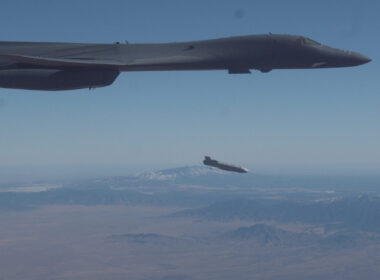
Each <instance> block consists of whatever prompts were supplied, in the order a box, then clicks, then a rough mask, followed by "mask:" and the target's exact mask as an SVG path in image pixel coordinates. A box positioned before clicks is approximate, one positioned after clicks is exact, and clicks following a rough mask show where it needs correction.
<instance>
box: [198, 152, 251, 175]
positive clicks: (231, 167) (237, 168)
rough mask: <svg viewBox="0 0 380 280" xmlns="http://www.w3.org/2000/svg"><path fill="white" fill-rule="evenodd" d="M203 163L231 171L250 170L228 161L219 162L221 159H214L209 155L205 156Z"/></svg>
mask: <svg viewBox="0 0 380 280" xmlns="http://www.w3.org/2000/svg"><path fill="white" fill-rule="evenodd" d="M203 164H204V165H207V166H212V167H215V168H219V169H221V170H225V171H231V172H237V173H247V172H248V169H246V168H244V167H240V166H235V165H232V164H227V163H223V162H219V161H217V160H215V159H212V158H211V157H209V156H205V159H204V161H203Z"/></svg>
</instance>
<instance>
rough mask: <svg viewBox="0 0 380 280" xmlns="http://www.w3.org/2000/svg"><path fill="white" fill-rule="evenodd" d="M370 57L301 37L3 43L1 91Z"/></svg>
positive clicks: (353, 62)
mask: <svg viewBox="0 0 380 280" xmlns="http://www.w3.org/2000/svg"><path fill="white" fill-rule="evenodd" d="M369 61H371V59H370V58H368V57H366V56H364V55H362V54H359V53H356V52H352V51H344V50H340V49H336V48H331V47H328V46H325V45H322V44H320V43H318V42H316V41H313V40H311V39H309V38H307V37H303V36H296V35H277V34H264V35H250V36H239V37H229V38H221V39H212V40H204V41H192V42H181V43H159V44H129V43H125V44H124V43H123V44H120V43H114V44H81V43H38V42H34V43H32V42H0V87H4V88H15V89H30V90H72V89H81V88H89V89H92V88H97V87H104V86H108V85H110V84H112V83H113V82H114V80H115V79H116V78H117V77H118V75H119V73H120V72H128V71H168V70H227V71H228V72H229V73H230V74H244V73H250V70H252V69H254V70H259V71H261V72H264V73H266V72H269V71H271V70H273V69H316V68H333V67H348V66H357V65H361V64H364V63H367V62H369Z"/></svg>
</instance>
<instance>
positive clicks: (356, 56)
mask: <svg viewBox="0 0 380 280" xmlns="http://www.w3.org/2000/svg"><path fill="white" fill-rule="evenodd" d="M351 59H352V60H353V61H354V62H355V64H356V65H361V64H365V63H368V62H371V61H372V59H370V58H369V57H368V56H365V55H363V54H360V53H357V52H352V53H351Z"/></svg>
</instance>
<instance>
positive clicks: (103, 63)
mask: <svg viewBox="0 0 380 280" xmlns="http://www.w3.org/2000/svg"><path fill="white" fill-rule="evenodd" d="M0 58H3V59H6V60H8V61H13V62H15V63H25V64H31V65H38V66H46V67H86V68H92V67H95V68H100V67H104V68H118V67H128V66H130V67H133V66H139V67H144V66H146V67H149V66H160V65H173V64H191V63H199V62H202V61H205V60H207V58H204V57H197V56H163V57H151V58H136V59H133V60H131V61H129V62H123V61H118V60H111V59H96V58H52V57H44V56H28V55H14V54H0Z"/></svg>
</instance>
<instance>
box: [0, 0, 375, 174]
mask: <svg viewBox="0 0 380 280" xmlns="http://www.w3.org/2000/svg"><path fill="white" fill-rule="evenodd" d="M1 6H2V7H1V9H0V40H4V41H10V40H12V41H13V40H14V41H58V42H94V43H108V42H109V43H112V42H115V41H124V40H128V41H129V42H131V43H134V42H136V43H144V42H167V41H185V40H198V39H209V38H218V37H224V36H233V35H246V34H257V33H267V32H272V33H289V34H300V35H305V36H309V37H311V38H313V39H315V40H317V41H320V42H322V43H324V44H327V45H331V46H334V47H338V48H343V49H350V50H355V51H358V52H361V53H363V54H365V55H367V56H369V57H371V58H372V59H373V61H372V62H371V63H369V64H367V65H364V66H360V67H355V68H346V69H328V70H282V71H272V72H271V73H268V74H262V73H260V72H253V74H252V75H228V74H227V73H226V72H224V71H209V72H157V73H151V72H144V73H123V74H121V75H120V76H119V78H118V79H117V80H116V82H115V83H114V85H112V86H110V87H106V88H100V89H96V90H95V91H88V90H79V91H69V92H39V91H22V90H9V89H0V127H1V130H0V181H1V180H3V181H4V180H17V179H36V178H39V179H41V178H53V177H60V178H63V177H65V178H70V177H72V176H78V175H82V176H101V175H124V174H130V173H134V172H138V171H143V170H150V169H156V168H167V167H176V166H182V165H194V164H199V163H200V162H201V160H202V157H203V155H205V154H209V155H212V156H215V157H216V158H220V159H221V160H224V161H230V162H232V163H237V164H241V165H246V166H247V167H249V168H250V169H252V170H255V171H256V172H259V173H267V174H279V173H285V174H305V173H306V174H311V173H312V174H360V175H366V174H377V175H378V174H380V144H379V143H380V90H379V88H380V75H379V74H380V70H379V64H378V63H379V62H378V61H380V59H379V49H380V39H379V36H378V31H379V30H380V19H379V14H380V2H379V1H370V0H367V1H347V0H346V1H305V0H302V1H239V0H235V1H223V0H215V1H197V0H192V1H178V0H170V1H169V0H161V1H153V0H152V1H148V0H138V1H137V0H136V1H125V0H124V1H118V0H109V1H100V0H91V1H86V0H81V1H78V0H76V1H71V0H65V1H52V0H49V1H48V0H45V1H41V0H34V1H17V0H13V1H8V0H3V1H2V5H1Z"/></svg>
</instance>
